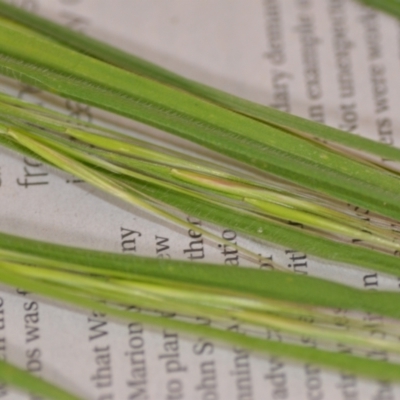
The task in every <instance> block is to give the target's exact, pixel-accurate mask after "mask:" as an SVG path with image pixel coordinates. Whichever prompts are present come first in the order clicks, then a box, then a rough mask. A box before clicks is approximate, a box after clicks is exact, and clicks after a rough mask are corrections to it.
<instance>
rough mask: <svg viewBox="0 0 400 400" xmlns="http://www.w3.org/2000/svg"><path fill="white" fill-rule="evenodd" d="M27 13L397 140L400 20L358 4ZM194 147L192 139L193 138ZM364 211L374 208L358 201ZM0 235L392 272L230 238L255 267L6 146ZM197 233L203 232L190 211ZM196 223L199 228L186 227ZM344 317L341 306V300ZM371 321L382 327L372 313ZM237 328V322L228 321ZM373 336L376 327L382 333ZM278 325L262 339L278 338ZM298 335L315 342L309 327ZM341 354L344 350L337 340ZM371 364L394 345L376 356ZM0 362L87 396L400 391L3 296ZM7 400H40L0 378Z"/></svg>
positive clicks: (362, 281)
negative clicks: (307, 333)
mask: <svg viewBox="0 0 400 400" xmlns="http://www.w3.org/2000/svg"><path fill="white" fill-rule="evenodd" d="M13 3H14V4H17V5H19V6H21V7H24V8H27V9H29V10H31V11H32V12H35V13H38V14H40V15H43V16H46V17H48V18H51V19H52V20H54V21H57V22H60V23H62V24H64V25H66V26H69V27H71V28H72V29H75V30H78V31H81V32H84V33H85V34H88V35H91V36H94V37H96V38H99V39H102V40H105V41H107V42H109V43H111V44H113V45H115V46H118V47H120V48H122V49H124V50H126V51H129V52H131V53H134V54H136V55H139V56H141V57H144V58H146V59H148V60H150V61H153V62H155V63H157V64H159V65H161V66H163V67H165V68H168V69H170V70H172V71H174V72H177V73H180V74H182V75H184V76H186V77H188V78H191V79H194V80H198V81H201V82H204V83H206V84H209V85H211V86H215V87H217V88H219V89H222V90H225V91H228V92H231V93H233V94H236V95H238V96H241V97H244V98H247V99H250V100H253V101H256V102H259V103H262V104H265V105H268V106H271V107H275V108H277V109H279V110H282V111H285V112H290V113H294V114H297V115H300V116H303V117H305V118H309V119H312V120H314V121H317V122H320V123H324V124H328V125H331V126H334V127H338V128H340V129H343V130H345V131H348V132H350V133H353V134H359V135H363V136H366V137H368V138H371V139H374V140H377V141H380V142H383V143H387V144H389V145H393V146H396V145H400V135H399V127H400V115H399V112H398V111H397V110H398V109H399V107H400V73H399V62H400V24H399V22H398V21H396V20H394V19H392V18H390V17H388V16H385V15H383V14H381V13H377V12H375V11H372V10H371V9H369V8H366V7H363V6H361V5H359V4H358V3H356V2H353V1H351V0H253V1H252V0H250V1H249V0H218V1H213V0H191V1H187V0H170V1H165V0H146V1H143V0H142V1H139V0H136V1H124V0H112V1H111V0H16V1H13ZM0 82H1V86H2V88H3V90H4V91H6V92H8V93H11V94H14V95H17V96H18V97H20V98H22V99H25V100H27V101H32V102H35V103H37V104H43V105H47V106H49V107H53V108H55V109H62V110H64V112H66V113H67V114H69V115H72V116H75V117H77V118H80V119H82V120H85V121H92V122H95V123H100V124H104V125H106V126H115V127H116V128H117V129H119V130H121V131H124V132H130V133H131V134H133V135H145V136H147V137H148V138H150V140H154V141H159V140H161V139H163V138H164V137H165V138H166V140H167V142H168V143H171V145H173V143H174V139H172V138H171V137H170V136H169V135H166V134H164V133H162V132H159V131H157V130H156V129H153V128H148V127H145V126H143V125H141V124H138V123H135V122H132V121H127V120H125V119H123V118H117V117H114V116H111V115H109V114H107V113H104V112H101V111H99V110H96V109H94V108H92V107H88V106H86V105H82V104H78V103H76V102H74V101H70V100H68V101H67V100H63V99H60V98H57V97H56V96H51V95H48V94H45V93H42V92H40V91H38V90H37V89H35V88H32V87H29V86H27V85H23V84H21V83H18V82H14V81H12V80H10V79H7V78H0ZM188 150H191V151H196V147H195V146H194V147H191V146H189V145H188ZM359 212H360V213H363V212H366V210H364V211H363V210H359ZM0 220H1V229H2V231H5V232H9V233H13V234H18V235H21V236H26V237H32V238H36V239H41V240H48V241H53V242H57V243H63V244H68V245H75V246H80V247H87V248H93V249H100V250H109V251H113V252H118V253H125V254H132V255H146V256H151V257H159V258H176V259H184V260H191V261H192V262H204V261H209V262H214V263H221V264H226V265H231V266H232V268H237V267H241V266H250V267H254V268H261V269H269V268H270V263H271V260H273V261H274V262H277V263H280V264H281V265H284V266H286V267H287V268H288V269H291V270H293V272H294V273H297V274H309V275H314V276H321V277H329V278H330V279H333V280H342V281H344V282H346V283H347V284H351V285H353V286H355V287H360V288H365V289H367V290H379V289H392V290H397V289H398V281H397V280H395V279H390V278H389V277H386V276H383V275H380V274H376V273H373V272H368V271H365V270H361V269H356V268H344V267H343V266H337V265H330V264H328V263H326V262H322V261H320V260H316V259H314V258H313V257H310V256H308V255H307V254H304V253H301V252H298V251H296V250H295V249H290V248H287V249H282V248H278V247H277V246H272V245H271V246H270V245H262V244H254V243H249V241H248V240H247V239H246V238H244V237H242V236H241V235H240V234H239V233H237V232H235V231H233V230H230V229H223V228H221V229H219V230H218V231H217V232H216V233H217V235H218V236H219V237H221V238H222V239H225V240H227V241H230V242H232V243H233V244H235V245H236V244H237V245H240V246H249V247H250V248H251V249H252V250H254V251H255V252H256V253H257V254H259V255H260V258H259V262H258V264H254V265H250V264H249V262H247V261H245V260H243V259H242V258H241V257H240V256H239V254H238V252H237V250H235V249H234V248H233V247H232V248H229V247H226V246H223V247H217V246H214V245H212V244H210V243H208V241H207V240H206V238H203V237H202V236H201V235H199V236H198V237H196V243H195V244H194V243H193V242H194V239H193V235H191V230H189V229H186V230H185V229H183V228H177V227H174V226H172V225H171V224H168V223H166V222H162V221H159V220H157V218H155V217H153V216H151V215H149V214H147V213H145V212H143V211H141V210H138V209H135V208H134V207H131V206H128V205H126V204H124V203H122V202H120V201H118V200H116V199H113V198H111V197H110V196H108V195H105V194H103V193H101V192H100V191H99V190H97V189H94V188H93V187H91V186H89V185H87V184H85V183H84V182H82V181H80V180H78V179H76V178H75V177H73V176H70V175H68V174H65V173H62V172H59V171H56V170H55V169H53V168H50V167H48V166H46V165H43V164H41V163H40V162H37V161H36V160H33V159H29V158H26V157H23V156H21V155H18V154H15V153H12V152H11V151H8V150H4V149H0ZM187 221H188V222H189V223H191V224H192V225H193V230H194V231H195V230H196V227H199V226H208V225H207V223H206V222H205V221H200V220H197V219H195V218H193V217H192V216H187ZM193 230H192V231H193ZM337 313H338V315H341V314H345V311H343V310H337ZM364 321H365V324H366V325H367V324H368V325H369V326H370V327H371V335H376V334H377V332H376V331H374V329H373V328H374V326H376V325H377V324H378V323H379V320H378V319H377V318H376V316H373V315H365V316H364ZM230 329H234V330H239V331H240V330H242V327H240V326H237V325H235V324H232V327H230ZM378 333H379V332H378ZM280 335H281V333H280V332H278V331H272V330H271V331H268V330H266V331H265V337H266V338H268V337H270V338H273V339H276V340H279V339H280ZM303 342H304V345H306V346H318V344H317V343H315V341H313V340H311V339H310V338H307V337H305V338H304V340H303ZM338 350H339V351H348V352H351V349H344V348H340V347H339V346H338ZM369 356H370V357H371V358H374V359H381V360H385V359H386V358H387V355H386V354H385V353H384V352H382V353H379V354H378V353H377V352H371V354H370V355H369ZM0 357H2V358H5V359H7V360H8V361H10V362H13V363H15V364H16V365H18V366H20V367H22V368H24V369H26V370H28V371H30V372H32V373H33V374H35V375H37V376H40V377H43V378H46V379H49V380H50V381H52V382H54V383H56V384H59V385H61V386H62V387H65V388H67V389H69V390H71V391H72V392H74V393H76V394H77V395H80V396H82V397H83V398H87V399H93V400H120V399H129V400H181V399H186V400H233V399H235V400H265V399H268V400H269V399H271V400H278V399H288V400H322V399H324V400H395V399H400V386H399V385H392V384H388V383H386V382H374V381H367V380H362V379H359V378H357V377H355V376H353V375H349V374H344V373H340V372H327V371H325V370H323V369H322V368H320V367H318V366H316V365H311V364H304V363H297V364H294V363H290V362H288V361H286V360H282V359H279V358H276V357H258V356H256V355H253V354H250V353H249V352H248V351H245V350H243V349H241V348H232V347H229V346H222V345H219V344H218V345H217V344H215V343H213V342H212V341H209V340H206V339H204V338H201V337H192V338H188V337H186V336H185V335H182V334H180V333H177V332H173V331H168V330H164V331H162V330H155V329H152V328H150V327H147V326H142V325H141V324H139V323H135V322H134V318H133V322H132V323H125V324H124V323H117V322H114V321H111V320H109V319H108V318H107V316H104V315H100V314H97V313H95V312H92V313H90V312H82V311H80V310H74V309H71V308H67V309H61V308H59V307H58V306H57V305H53V304H52V303H51V302H47V301H43V300H42V299H39V298H38V297H37V296H35V295H34V294H30V293H25V292H23V291H21V290H15V289H9V288H5V287H4V288H3V289H2V291H1V292H0ZM0 398H1V399H3V398H4V399H18V400H19V399H37V397H34V396H33V395H26V394H22V393H19V392H17V391H14V390H13V389H11V388H9V387H6V386H0Z"/></svg>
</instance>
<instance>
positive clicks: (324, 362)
mask: <svg viewBox="0 0 400 400" xmlns="http://www.w3.org/2000/svg"><path fill="white" fill-rule="evenodd" d="M0 279H1V280H2V281H3V282H5V283H7V284H9V285H12V286H18V287H20V288H23V289H25V290H29V291H32V292H35V293H38V294H41V295H43V296H46V297H50V298H51V299H56V300H59V301H62V302H67V303H68V304H73V305H75V306H78V307H80V308H82V307H83V308H86V309H89V310H95V311H99V312H103V313H106V314H108V315H109V316H113V317H116V318H118V319H122V320H125V321H132V320H133V321H137V322H141V323H144V324H148V325H152V326H155V327H162V328H164V329H174V330H179V331H181V332H184V333H188V334H191V335H197V336H203V337H206V338H210V339H213V340H217V341H219V342H222V343H229V344H231V345H236V346H240V347H243V348H246V349H248V350H252V351H256V352H257V353H261V354H267V355H269V356H270V355H274V356H280V357H284V358H286V359H290V360H297V361H301V362H310V363H316V364H318V365H321V366H325V367H327V368H334V369H340V370H341V371H345V372H348V373H353V374H355V373H356V374H359V375H361V376H365V377H370V378H374V379H382V380H385V381H399V379H400V365H398V364H392V363H387V362H382V361H374V360H371V359H365V358H362V357H357V356H353V355H349V354H344V353H331V352H327V351H321V350H318V349H315V348H305V347H302V346H297V345H292V344H287V343H280V342H270V341H266V340H264V339H258V338H255V337H251V336H246V335H243V334H239V333H235V332H231V331H223V330H219V329H216V328H212V327H208V326H205V325H195V324H190V323H187V322H182V321H179V320H174V319H170V318H164V317H158V316H152V315H148V314H143V313H135V314H132V313H131V312H128V311H124V310H122V309H118V308H115V307H110V306H107V305H105V304H103V303H99V302H97V301H93V300H90V299H87V298H85V297H82V296H79V295H77V294H76V291H74V292H71V291H68V290H65V289H63V288H62V287H55V285H54V284H52V285H48V284H46V283H43V282H39V281H35V280H32V279H27V278H24V277H22V276H18V275H17V274H13V273H10V272H8V271H5V270H0Z"/></svg>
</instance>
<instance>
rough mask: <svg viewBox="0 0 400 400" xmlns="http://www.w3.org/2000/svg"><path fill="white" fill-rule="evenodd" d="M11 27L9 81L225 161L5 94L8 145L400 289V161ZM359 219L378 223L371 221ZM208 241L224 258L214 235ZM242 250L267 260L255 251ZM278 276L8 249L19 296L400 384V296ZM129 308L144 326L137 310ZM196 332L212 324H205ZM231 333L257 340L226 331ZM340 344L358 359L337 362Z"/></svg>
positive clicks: (2, 56) (132, 61) (13, 18)
mask: <svg viewBox="0 0 400 400" xmlns="http://www.w3.org/2000/svg"><path fill="white" fill-rule="evenodd" d="M371 3H373V2H371ZM379 4H380V5H383V4H387V5H388V7H387V8H386V9H385V10H386V11H392V8H391V7H393V10H397V8H398V7H397V6H396V4H397V3H396V2H390V1H387V2H384V1H381V2H380V3H379ZM396 7H397V8H396ZM0 16H1V17H0V72H1V73H3V74H4V75H7V76H10V77H12V78H18V79H19V80H20V81H22V82H24V83H27V84H30V85H33V86H35V87H37V88H40V89H43V90H47V91H49V92H52V93H56V94H59V95H61V96H63V97H66V98H68V99H73V100H76V101H79V102H82V103H86V104H89V105H92V106H96V107H99V108H103V109H105V110H107V111H111V112H113V113H115V114H119V115H122V116H124V117H128V118H131V119H134V120H137V121H140V122H143V123H146V124H148V125H151V126H153V127H156V128H159V129H162V130H164V131H166V132H169V133H171V134H174V135H177V136H178V137H181V138H184V139H188V140H190V141H192V142H194V143H196V144H199V145H201V146H204V147H205V148H208V149H209V150H211V151H213V152H217V153H219V154H221V155H223V156H224V160H228V161H219V162H210V161H205V160H204V159H201V158H195V157H193V156H188V155H187V154H185V152H184V150H182V151H181V150H170V149H167V148H165V147H161V146H156V145H153V144H149V143H147V142H146V141H142V140H138V139H134V138H132V137H129V136H126V135H123V134H121V133H119V132H115V131H113V130H110V129H105V128H102V127H99V126H95V125H93V124H89V123H83V122H82V121H77V120H74V119H72V118H69V117H66V116H64V115H61V114H59V113H57V112H55V111H51V110H48V109H44V108H42V107H40V106H37V105H32V104H29V103H25V102H22V101H20V100H18V99H15V98H13V97H10V96H7V95H5V94H3V95H0V104H1V105H0V144H1V145H3V146H5V147H8V148H11V149H12V150H15V151H18V152H20V153H22V154H25V155H28V156H30V157H35V158H37V159H39V160H40V161H43V162H47V163H48V164H50V165H52V166H54V167H57V168H60V169H62V170H64V171H67V172H69V173H71V174H73V175H75V176H76V177H79V178H81V179H83V180H84V181H86V182H87V183H90V184H92V185H94V186H96V187H97V188H99V189H101V190H104V191H105V192H107V193H109V194H112V195H113V196H116V197H118V198H119V199H122V200H124V201H126V202H128V203H129V204H131V205H133V206H135V207H139V208H141V209H143V210H145V211H147V212H150V213H151V214H153V215H156V216H158V217H160V219H163V220H167V221H169V222H173V223H174V224H176V225H178V226H180V227H185V228H190V225H189V224H188V222H187V221H186V220H185V219H183V218H182V217H181V216H182V215H183V214H184V215H191V216H194V217H196V218H199V219H201V220H204V221H207V222H208V223H210V224H212V225H214V226H217V227H223V228H227V229H233V230H235V231H236V232H239V233H240V234H242V235H243V236H245V237H247V238H252V239H254V240H257V241H262V242H265V243H266V244H267V243H274V244H276V245H279V246H285V247H286V248H294V249H297V250H299V251H302V252H305V253H308V254H310V255H314V256H316V257H319V258H322V259H325V260H329V261H332V262H335V263H339V265H341V264H350V265H355V266H358V267H360V268H366V269H369V270H374V271H378V272H382V273H385V274H389V275H392V276H397V275H398V269H399V266H400V259H399V257H398V256H399V252H400V222H399V221H400V185H399V183H400V180H399V171H400V170H399V168H398V166H397V165H396V163H398V162H399V161H400V151H399V150H398V149H395V148H391V147H387V146H385V145H383V144H380V143H375V142H372V141H370V140H368V139H364V138H361V137H358V136H351V135H348V134H346V133H344V132H341V131H338V130H336V129H333V128H329V127H326V126H321V125H318V124H315V123H313V122H310V121H306V120H303V119H301V118H298V117H294V116H290V115H287V114H284V113H281V112H279V111H276V110H272V109H269V108H266V107H264V106H261V105H258V104H254V103H251V102H248V101H246V100H243V99H240V98H237V97H234V96H232V95H229V94H227V93H224V92H221V91H218V90H216V89H213V88H210V87H208V86H204V85H202V84H199V83H197V82H193V81H190V80H187V79H184V78H182V77H180V76H178V75H175V74H173V73H171V72H169V71H166V70H164V69H162V68H160V67H158V66H155V65H153V64H150V63H148V62H145V61H143V60H141V59H138V58H136V57H134V56H131V55H129V54H126V53H124V52H122V51H120V50H117V49H115V48H112V47H110V46H108V45H106V44H104V43H100V42H98V41H96V40H94V39H91V38H89V37H86V36H82V35H81V34H79V33H76V32H71V31H69V30H67V29H66V28H64V27H61V26H58V25H56V24H54V23H53V22H50V21H47V20H44V19H42V18H41V17H38V16H35V15H32V14H29V13H27V12H25V11H23V10H21V9H17V8H15V7H13V6H11V5H9V4H8V3H5V2H3V1H0ZM16 43H17V44H18V45H16ZM382 160H385V161H382ZM387 160H390V161H391V162H390V163H388V162H387ZM349 204H351V205H352V206H349ZM360 207H361V208H363V209H365V210H368V212H369V214H368V219H365V217H364V216H360V215H359V213H358V212H357V209H358V208H360ZM199 231H200V232H201V233H202V234H203V235H204V236H206V237H208V238H209V240H211V241H213V242H215V243H217V242H218V243H221V240H220V239H219V238H217V237H216V236H215V234H213V233H212V232H211V231H209V230H207V228H204V227H202V228H199ZM222 244H224V242H223V241H222ZM225 244H227V243H225ZM230 245H231V243H230ZM237 250H238V251H239V252H240V254H241V255H242V256H243V257H246V258H247V259H249V260H253V261H256V260H257V257H258V256H257V255H256V254H254V253H253V252H252V251H251V250H250V249H247V248H242V247H238V248H237ZM272 267H273V270H271V271H268V272H265V271H261V270H256V269H244V268H232V267H226V266H220V265H211V264H210V265H199V264H195V263H187V262H182V261H168V260H155V259H148V258H141V257H135V258H132V257H131V256H124V255H118V254H110V253H101V252H96V251H91V250H83V249H72V248H68V247H63V246H60V245H55V244H50V243H43V242H38V241H34V240H31V239H25V238H20V237H15V236H11V235H8V234H6V233H1V234H0V281H1V282H2V283H4V284H7V285H10V286H12V287H19V288H23V289H25V290H28V291H31V292H33V293H36V294H38V295H42V296H44V297H46V298H50V299H53V300H55V301H57V303H67V304H72V305H74V306H77V307H80V308H84V309H89V310H97V311H99V312H104V313H106V314H108V315H109V316H110V317H114V318H116V319H118V320H123V321H131V320H135V321H139V322H142V323H144V324H147V325H149V326H154V327H162V328H170V329H174V330H179V331H181V332H184V333H187V334H190V335H201V336H203V337H208V338H210V339H214V340H216V341H217V342H221V343H227V344H230V345H236V346H240V347H243V348H246V349H248V350H251V351H253V352H255V353H260V354H268V355H275V356H280V357H284V358H287V359H290V360H295V361H301V362H310V363H316V364H319V365H321V366H325V367H327V368H331V369H336V370H341V371H345V372H347V373H352V374H358V375H360V376H364V377H368V378H373V379H379V380H385V381H400V364H399V363H398V362H397V361H396V360H397V357H398V353H399V352H400V344H399V341H398V338H399V336H400V321H399V319H400V310H399V308H398V307H397V306H396V304H397V303H398V301H399V296H400V295H399V294H397V293H394V292H393V293H392V292H379V293H378V292H365V291H361V290H357V289H353V288H350V287H347V286H343V285H339V284H337V283H333V282H329V281H326V280H321V279H317V278H312V277H306V276H299V275H295V274H290V273H288V272H287V271H286V269H285V268H283V267H282V266H280V265H278V264H273V265H272ZM280 270H282V271H280ZM283 271H286V272H283ZM131 305H136V306H137V307H139V308H140V309H141V310H142V311H141V312H139V313H132V312H131V311H126V310H127V307H129V306H131ZM337 308H341V309H345V310H350V311H351V312H350V313H349V316H348V317H346V318H345V319H343V320H341V321H340V322H341V323H338V317H337V316H336V315H335V314H334V313H333V311H332V310H333V309H337ZM163 312H170V313H171V312H173V313H176V314H177V315H178V316H179V317H177V318H166V317H164V316H162V315H163ZM359 312H369V313H376V314H379V315H382V316H385V317H387V318H386V319H385V320H384V322H382V326H380V330H381V331H382V332H384V333H385V336H386V338H385V340H383V339H377V338H374V337H373V336H371V335H370V334H369V332H368V329H367V328H365V325H364V324H363V321H362V318H361V317H360V314H359ZM194 317H205V318H210V319H211V321H212V323H211V325H209V326H205V325H199V324H196V323H195V318H194ZM232 321H235V322H237V323H240V324H242V326H243V327H245V328H246V334H243V333H239V332H233V331H229V330H227V329H226V328H227V326H229V324H231V323H232ZM310 321H312V322H310ZM343 326H345V327H346V329H343ZM265 329H273V330H278V331H280V332H281V333H282V335H283V337H284V339H285V340H283V341H282V342H277V341H271V340H266V339H265V337H263V334H262V332H265ZM301 336H307V337H310V338H312V339H315V340H317V341H318V343H319V345H318V347H317V348H307V347H304V346H302V345H301V340H300V337H301ZM337 343H341V344H342V345H345V346H349V347H351V348H353V349H354V351H353V353H352V354H346V353H338V352H336V351H335V349H336V348H337ZM371 349H376V350H382V351H386V352H387V353H388V354H389V361H388V362H383V361H375V360H372V359H369V358H367V357H366V355H367V353H368V352H369V351H371ZM0 379H1V380H3V381H4V382H6V383H8V384H10V385H14V386H16V387H18V388H20V389H23V390H27V391H30V392H35V393H37V394H38V395H42V396H44V397H47V398H56V399H77V397H76V396H74V395H72V394H69V393H67V392H66V391H64V390H62V389H59V388H56V387H55V386H53V385H51V384H50V383H46V382H45V381H43V380H41V379H38V378H35V377H33V376H30V375H28V374H27V373H26V372H24V371H21V370H19V369H17V368H15V367H14V366H12V365H10V364H7V363H5V362H0Z"/></svg>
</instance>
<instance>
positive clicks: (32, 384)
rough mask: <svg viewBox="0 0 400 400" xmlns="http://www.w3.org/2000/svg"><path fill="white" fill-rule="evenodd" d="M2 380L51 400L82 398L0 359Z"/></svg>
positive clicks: (0, 376) (78, 399) (0, 377)
mask: <svg viewBox="0 0 400 400" xmlns="http://www.w3.org/2000/svg"><path fill="white" fill-rule="evenodd" d="M0 381H1V382H3V383H5V384H7V385H10V386H13V387H14V388H16V389H20V390H22V391H24V392H26V393H30V394H31V395H33V396H40V397H41V398H42V397H43V398H44V399H49V400H82V399H81V398H80V397H77V396H74V395H73V394H71V393H68V392H67V391H65V390H63V389H60V388H59V387H57V386H55V385H53V384H51V383H49V382H46V381H45V380H43V379H42V378H38V377H36V376H35V375H33V374H31V373H29V372H26V371H24V370H22V369H20V368H17V367H15V366H13V365H12V364H10V363H8V362H6V361H3V360H0Z"/></svg>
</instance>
